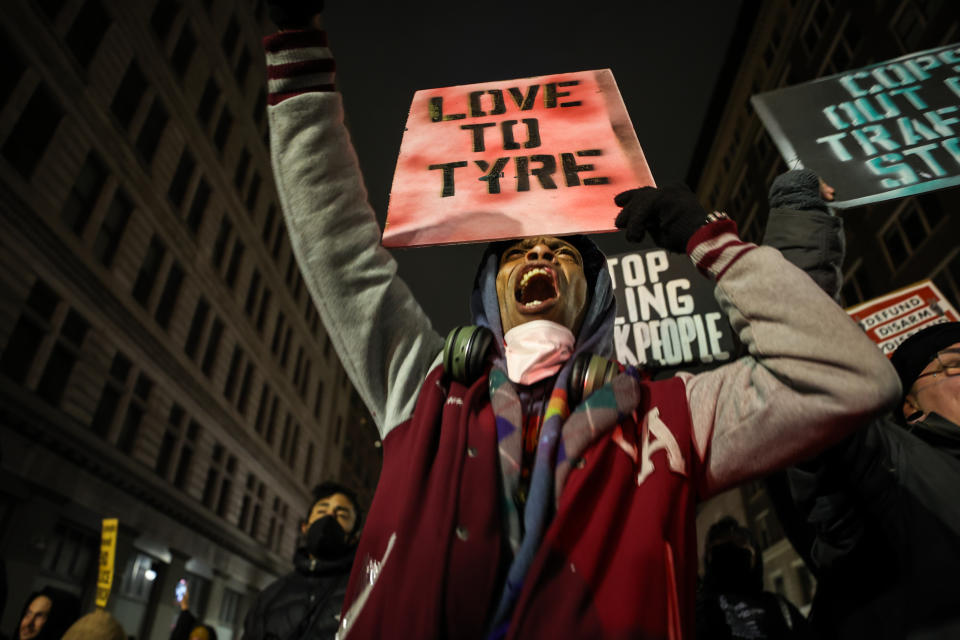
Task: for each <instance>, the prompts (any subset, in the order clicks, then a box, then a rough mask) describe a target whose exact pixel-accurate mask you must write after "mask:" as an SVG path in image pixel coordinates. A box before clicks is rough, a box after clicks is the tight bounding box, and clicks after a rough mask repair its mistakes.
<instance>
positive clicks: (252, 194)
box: [246, 173, 260, 216]
mask: <svg viewBox="0 0 960 640" xmlns="http://www.w3.org/2000/svg"><path fill="white" fill-rule="evenodd" d="M258 195H260V174H259V173H254V174H253V178H251V179H250V188H249V189H248V190H247V202H246V204H247V211H249V212H250V215H251V216H252V215H254V213H255V212H254V209H255V208H256V206H257V196H258Z"/></svg>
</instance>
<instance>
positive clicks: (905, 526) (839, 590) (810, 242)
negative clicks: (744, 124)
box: [764, 170, 960, 640]
mask: <svg viewBox="0 0 960 640" xmlns="http://www.w3.org/2000/svg"><path fill="white" fill-rule="evenodd" d="M818 182H819V184H818ZM831 199H832V190H831V189H830V188H829V187H827V186H826V185H825V184H824V183H823V182H822V181H819V179H818V176H817V175H816V174H815V173H814V172H812V171H809V170H802V171H797V170H794V171H790V172H788V173H786V174H784V175H782V176H779V177H778V178H777V179H776V180H775V181H774V183H773V185H772V187H771V190H770V206H771V211H770V219H769V222H768V225H767V231H766V235H765V238H764V244H767V245H770V246H773V247H776V248H778V249H780V250H781V252H783V254H784V256H785V257H786V258H787V259H788V260H790V261H791V262H793V263H794V264H796V265H797V266H798V267H800V268H801V269H804V270H805V271H806V272H807V273H808V274H810V276H811V277H812V278H813V279H814V280H815V281H816V282H817V283H818V284H819V285H820V286H821V287H822V288H823V289H824V290H825V291H826V292H827V293H828V294H831V295H833V296H834V297H836V295H837V292H838V289H839V287H840V285H841V283H842V277H841V274H840V270H839V267H840V265H841V264H842V261H843V245H844V243H843V224H842V220H841V219H840V218H839V217H837V216H835V215H833V213H832V212H831V211H830V210H829V209H828V208H827V204H826V201H829V200H831ZM944 320H945V319H944ZM891 361H892V364H893V366H894V368H895V369H896V371H897V374H898V376H899V378H900V382H901V386H902V388H903V392H902V395H901V403H902V405H901V406H898V407H897V409H896V410H894V411H893V412H891V413H890V414H888V415H885V416H882V417H880V418H878V419H876V420H874V421H873V422H872V423H870V424H869V425H868V426H867V427H865V428H863V429H861V430H859V431H857V432H855V433H854V434H853V435H851V436H849V437H848V438H846V439H845V440H843V441H842V442H840V443H839V444H837V445H836V446H834V447H832V448H831V449H828V450H827V451H825V452H823V453H822V454H820V455H818V456H816V457H815V458H813V459H810V460H807V461H804V462H802V463H800V464H797V465H796V466H794V467H791V468H789V469H788V471H787V472H786V474H785V475H786V483H787V489H788V492H787V493H786V496H785V497H786V499H787V502H786V503H785V502H784V500H783V498H784V495H783V494H782V493H781V494H779V495H778V494H774V496H773V497H774V502H775V506H776V508H777V513H778V515H779V516H783V515H784V514H786V517H781V520H783V524H784V528H785V530H786V533H787V535H788V537H789V538H790V540H791V542H793V543H794V546H796V547H797V550H798V551H799V552H800V554H801V555H802V556H803V557H804V559H805V560H806V561H807V562H808V564H809V566H810V568H811V570H812V571H813V573H814V574H815V575H816V577H817V592H816V595H815V597H814V600H813V606H812V609H811V612H810V621H811V623H812V625H813V626H814V627H815V628H816V629H817V631H818V632H819V633H820V634H821V636H822V637H824V638H837V639H847V638H849V639H851V640H853V639H858V638H871V639H879V638H890V639H891V640H892V639H897V640H899V639H902V638H918V639H919V638H924V639H933V638H937V639H940V638H942V639H943V640H948V639H949V640H953V639H955V638H960V591H958V590H957V587H956V579H957V575H958V574H960V500H958V499H957V495H958V493H960V323H957V322H943V323H933V324H930V325H927V326H925V327H923V328H922V329H921V330H920V331H917V332H916V333H915V334H914V335H912V336H910V337H909V338H907V339H906V340H905V341H904V342H902V343H901V344H900V346H899V347H898V348H897V349H896V351H895V352H894V353H893V356H892V358H891Z"/></svg>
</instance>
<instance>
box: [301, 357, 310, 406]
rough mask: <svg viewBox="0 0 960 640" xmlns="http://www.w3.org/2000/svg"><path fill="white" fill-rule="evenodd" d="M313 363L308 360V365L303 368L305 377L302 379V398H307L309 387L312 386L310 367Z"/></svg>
mask: <svg viewBox="0 0 960 640" xmlns="http://www.w3.org/2000/svg"><path fill="white" fill-rule="evenodd" d="M312 364H313V362H312V361H311V360H310V358H307V364H306V365H305V366H304V368H303V377H302V378H301V379H300V397H301V398H304V399H305V398H306V395H307V386H308V385H309V384H310V367H311V365H312Z"/></svg>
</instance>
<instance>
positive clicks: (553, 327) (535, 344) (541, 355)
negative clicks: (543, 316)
mask: <svg viewBox="0 0 960 640" xmlns="http://www.w3.org/2000/svg"><path fill="white" fill-rule="evenodd" d="M503 339H504V342H506V343H507V377H508V378H510V380H512V381H513V382H516V383H518V384H533V383H534V382H539V381H540V380H543V379H544V378H549V377H550V376H552V375H553V374H555V373H556V372H557V371H560V367H562V366H563V363H564V362H566V361H567V360H569V359H570V355H571V354H572V353H573V345H574V342H575V341H576V339H575V338H574V336H573V333H571V332H570V330H569V329H567V328H566V327H565V326H563V325H561V324H557V323H556V322H552V321H550V320H531V321H530V322H524V323H523V324H520V325H517V326H516V327H514V328H513V329H510V331H507V333H506V334H505V335H504V336H503Z"/></svg>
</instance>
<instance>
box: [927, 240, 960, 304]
mask: <svg viewBox="0 0 960 640" xmlns="http://www.w3.org/2000/svg"><path fill="white" fill-rule="evenodd" d="M931 278H932V279H933V283H934V284H935V285H937V288H938V289H940V292H941V293H942V294H943V295H945V296H946V297H947V299H950V300H953V304H954V306H960V250H955V251H954V252H953V255H951V256H949V257H948V258H947V259H946V260H945V261H944V262H943V264H942V265H941V266H940V267H939V268H938V269H937V270H936V271H934V272H933V274H932V275H931Z"/></svg>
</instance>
